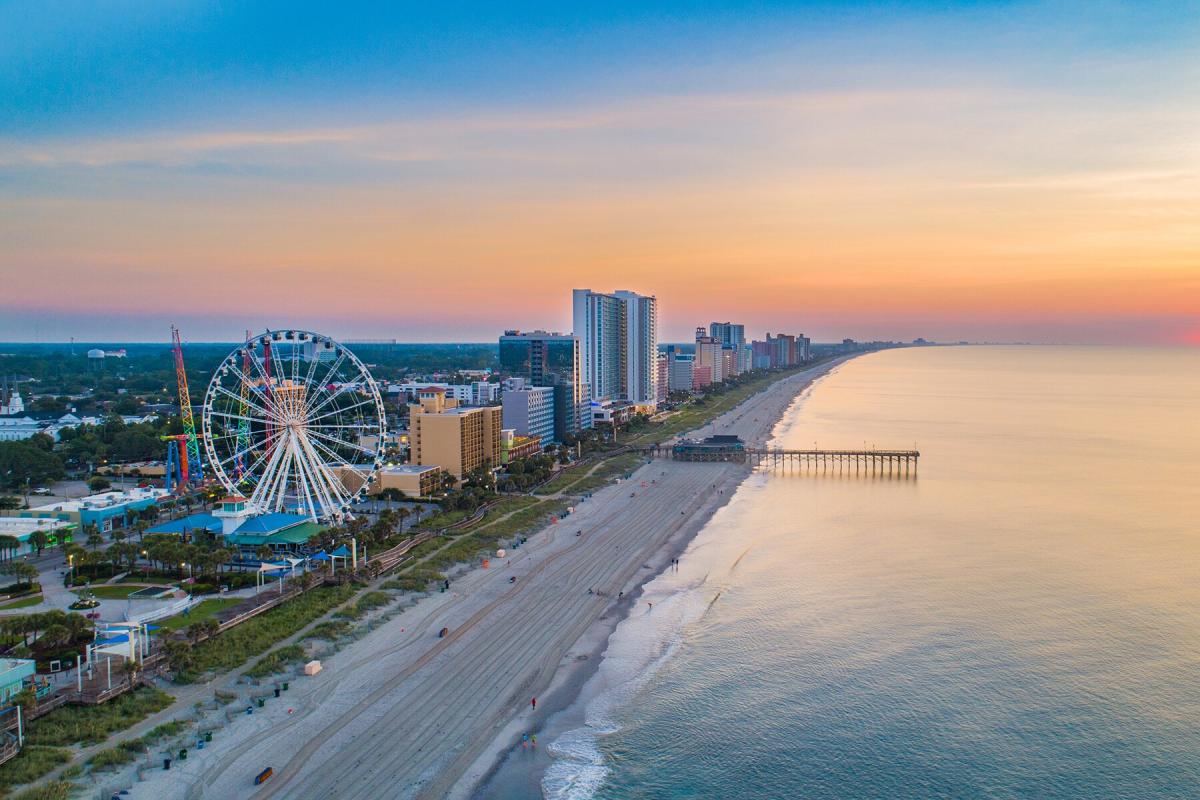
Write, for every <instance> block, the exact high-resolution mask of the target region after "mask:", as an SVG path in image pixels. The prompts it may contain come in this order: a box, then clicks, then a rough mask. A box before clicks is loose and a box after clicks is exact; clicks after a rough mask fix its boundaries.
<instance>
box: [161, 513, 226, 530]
mask: <svg viewBox="0 0 1200 800" xmlns="http://www.w3.org/2000/svg"><path fill="white" fill-rule="evenodd" d="M194 530H206V531H213V532H214V533H215V532H217V531H220V530H221V520H219V519H217V518H216V517H214V516H213V515H212V514H192V515H190V516H187V517H183V518H182V519H173V520H171V521H170V522H164V523H163V524H161V525H155V526H154V527H153V528H148V529H147V530H146V533H184V532H185V531H194Z"/></svg>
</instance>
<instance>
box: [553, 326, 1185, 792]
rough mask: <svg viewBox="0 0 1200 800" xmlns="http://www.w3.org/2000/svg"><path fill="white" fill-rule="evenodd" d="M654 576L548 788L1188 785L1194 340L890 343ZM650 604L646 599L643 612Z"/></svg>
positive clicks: (788, 433)
mask: <svg viewBox="0 0 1200 800" xmlns="http://www.w3.org/2000/svg"><path fill="white" fill-rule="evenodd" d="M775 443H776V444H778V445H779V446H782V447H797V448H801V447H805V448H806V447H812V446H814V445H815V446H818V447H824V448H842V447H846V448H859V447H872V446H876V447H879V448H881V449H882V448H893V447H894V448H910V447H913V446H915V447H917V448H918V449H919V450H920V451H921V462H920V469H919V474H918V476H917V477H915V478H911V477H910V478H895V477H892V478H888V477H881V476H864V475H861V474H860V475H856V474H854V472H853V470H851V471H849V472H848V473H847V472H841V473H838V472H837V471H835V470H831V471H829V472H825V473H817V474H814V473H813V472H811V471H806V472H795V473H775V474H766V473H756V474H754V475H752V476H751V477H750V478H749V479H747V480H746V481H745V483H743V484H742V486H741V487H740V488H739V490H738V491H737V493H736V495H735V496H734V498H733V499H732V500H731V501H730V502H729V504H728V505H726V506H725V507H724V508H722V509H721V510H720V511H719V512H718V513H717V514H716V515H715V516H714V517H713V519H712V520H711V522H710V523H709V524H708V525H707V526H706V528H705V529H704V530H703V531H702V532H701V533H700V534H699V535H698V536H697V538H696V539H695V540H694V541H693V543H692V545H691V546H690V547H689V549H688V550H687V552H686V553H685V554H684V556H683V558H682V559H681V561H680V565H679V568H678V569H675V570H671V571H669V572H667V573H665V574H663V575H661V576H659V577H657V578H655V579H654V580H653V581H652V582H651V583H650V584H648V585H647V587H646V593H645V595H644V597H643V598H642V601H641V602H640V603H639V605H638V606H637V607H636V608H635V609H634V611H633V614H632V615H631V616H630V618H629V619H627V620H625V621H624V622H622V623H621V625H620V626H619V627H618V628H617V630H616V632H615V633H614V635H613V637H612V639H611V640H610V642H609V649H608V653H607V654H606V656H605V659H604V661H603V662H602V663H601V665H600V667H599V670H598V672H597V674H596V675H595V676H594V677H593V679H592V680H590V681H589V683H588V687H587V688H586V689H585V692H584V695H583V696H582V697H581V699H580V703H581V705H582V710H583V716H584V717H585V718H586V724H583V725H580V726H578V727H576V728H574V729H572V730H570V731H568V732H566V733H563V734H561V735H558V736H557V737H556V738H555V740H554V741H553V742H551V743H550V752H551V753H552V755H553V756H554V760H553V762H552V764H551V766H550V767H549V769H548V771H547V772H546V775H545V777H544V779H543V792H544V794H545V796H547V797H549V798H553V799H554V800H567V799H568V798H569V799H570V800H584V799H585V798H592V797H597V798H606V800H608V799H612V800H635V799H636V800H676V799H677V798H755V799H756V800H760V799H761V798H842V799H852V798H1089V800H1094V799H1095V798H1184V797H1188V798H1191V797H1197V796H1200V538H1198V537H1200V351H1196V350H1168V349H1134V348H1127V349H1118V348H1084V347H953V348H921V349H905V350H892V351H884V352H879V353H874V354H870V355H866V356H863V357H860V358H856V359H853V360H851V361H849V362H847V363H845V364H843V365H841V366H840V367H838V368H837V369H836V370H835V371H834V372H833V373H831V374H830V375H828V376H826V377H825V378H823V379H821V380H819V381H817V382H816V383H815V384H814V385H813V386H812V387H811V388H810V389H809V390H808V391H807V392H806V393H805V394H804V395H802V396H801V397H800V398H799V399H798V400H797V402H796V403H795V404H794V405H793V406H792V408H791V409H790V410H789V412H788V414H787V415H786V417H785V419H784V420H782V421H781V422H780V424H779V426H778V427H777V428H776V441H775ZM650 603H653V607H652V608H651V607H650V606H649V604H650Z"/></svg>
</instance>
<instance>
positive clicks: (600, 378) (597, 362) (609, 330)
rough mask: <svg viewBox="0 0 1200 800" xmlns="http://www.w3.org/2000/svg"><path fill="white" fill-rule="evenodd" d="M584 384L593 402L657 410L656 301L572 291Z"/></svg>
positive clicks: (635, 295) (637, 296)
mask: <svg viewBox="0 0 1200 800" xmlns="http://www.w3.org/2000/svg"><path fill="white" fill-rule="evenodd" d="M572 317H573V324H574V328H575V330H574V334H575V336H577V337H578V338H579V350H580V355H581V357H582V362H583V376H582V377H583V382H584V383H587V384H589V385H590V386H591V396H592V398H593V399H595V400H605V399H616V400H627V401H629V402H630V403H633V404H634V405H636V406H638V407H639V408H642V409H644V410H653V409H654V408H656V407H657V406H658V399H657V398H658V389H657V385H658V369H657V360H658V300H657V299H656V298H655V297H654V296H652V295H651V296H647V295H640V294H638V293H636V292H630V291H625V290H621V291H617V292H613V293H612V294H603V293H600V292H593V291H592V290H591V289H575V290H574V291H573V292H572Z"/></svg>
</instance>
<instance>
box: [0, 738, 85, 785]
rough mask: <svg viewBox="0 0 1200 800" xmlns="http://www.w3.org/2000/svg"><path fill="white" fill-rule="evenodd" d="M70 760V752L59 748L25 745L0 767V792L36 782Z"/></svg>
mask: <svg viewBox="0 0 1200 800" xmlns="http://www.w3.org/2000/svg"><path fill="white" fill-rule="evenodd" d="M70 760H71V751H70V750H67V749H65V748H61V747H40V746H37V745H31V744H28V743H27V744H26V745H25V747H24V748H23V749H22V750H21V752H20V753H18V754H17V755H16V756H15V757H13V758H12V759H10V760H9V761H7V762H5V763H4V764H2V765H0V791H3V792H7V791H8V790H9V789H11V788H12V787H13V786H19V785H21V784H23V783H29V782H30V781H36V780H37V779H38V778H40V777H42V776H43V775H46V774H49V773H50V772H52V771H53V770H54V769H56V768H57V767H59V766H61V765H63V764H66V763H67V762H69V761H70Z"/></svg>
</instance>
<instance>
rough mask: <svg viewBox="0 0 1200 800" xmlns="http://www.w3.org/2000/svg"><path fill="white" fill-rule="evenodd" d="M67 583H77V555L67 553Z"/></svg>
mask: <svg viewBox="0 0 1200 800" xmlns="http://www.w3.org/2000/svg"><path fill="white" fill-rule="evenodd" d="M67 582H68V583H74V582H75V554H74V553H67Z"/></svg>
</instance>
